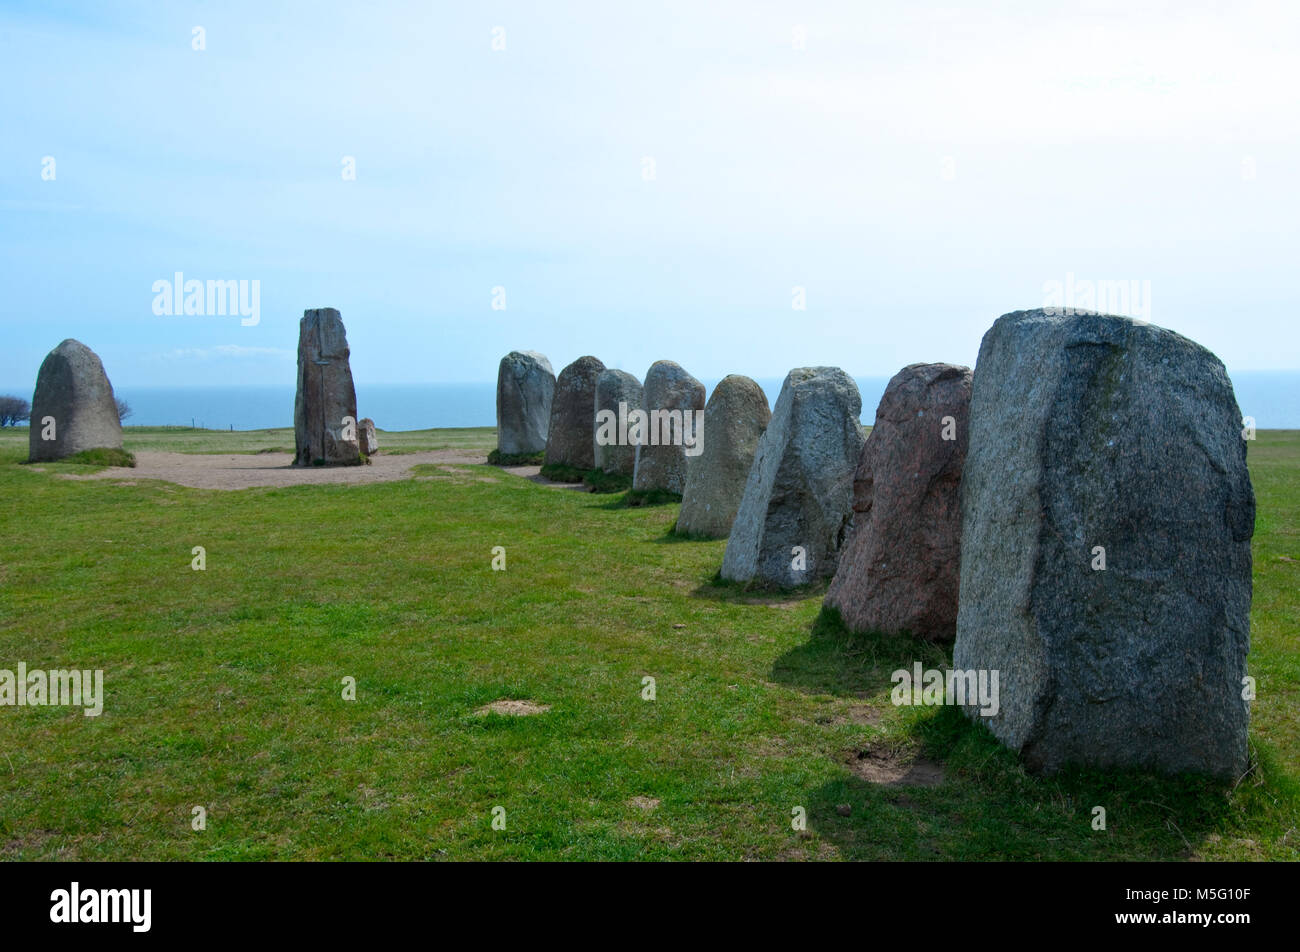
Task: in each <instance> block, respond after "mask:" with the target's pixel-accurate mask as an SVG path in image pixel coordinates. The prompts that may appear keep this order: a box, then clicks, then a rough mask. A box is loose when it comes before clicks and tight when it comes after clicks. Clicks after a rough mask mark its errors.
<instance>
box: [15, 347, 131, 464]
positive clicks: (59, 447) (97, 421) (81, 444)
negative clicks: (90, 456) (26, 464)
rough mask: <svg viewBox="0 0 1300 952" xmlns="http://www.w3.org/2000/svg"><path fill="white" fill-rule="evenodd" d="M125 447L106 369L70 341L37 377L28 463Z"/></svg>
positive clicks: (48, 358)
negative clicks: (95, 450) (86, 451)
mask: <svg viewBox="0 0 1300 952" xmlns="http://www.w3.org/2000/svg"><path fill="white" fill-rule="evenodd" d="M47 436H48V437H50V438H49V439H46V438H45V437H47ZM121 448H122V421H121V420H119V419H118V416H117V399H116V398H115V397H114V396H113V385H112V384H111V383H109V382H108V374H106V373H104V365H103V363H101V362H100V359H99V357H98V356H96V354H95V352H94V351H93V350H91V349H90V348H89V347H87V346H86V345H85V344H83V343H82V342H81V341H79V340H73V339H71V338H69V339H68V340H65V341H64V342H63V343H61V344H59V346H58V347H56V348H54V349H53V350H52V351H50V352H49V353H48V354H46V356H45V360H43V361H41V369H40V370H39V371H38V372H37V374H36V390H35V392H34V393H33V394H32V417H31V429H30V430H29V432H28V438H27V451H28V458H29V459H30V460H31V461H32V462H38V461H40V460H56V459H63V458H64V457H66V456H72V455H73V454H75V453H80V452H83V451H84V450H94V449H121Z"/></svg>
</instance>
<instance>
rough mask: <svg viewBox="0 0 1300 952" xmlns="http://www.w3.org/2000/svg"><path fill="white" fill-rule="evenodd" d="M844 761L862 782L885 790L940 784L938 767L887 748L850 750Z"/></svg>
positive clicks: (941, 781)
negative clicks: (879, 786) (876, 784)
mask: <svg viewBox="0 0 1300 952" xmlns="http://www.w3.org/2000/svg"><path fill="white" fill-rule="evenodd" d="M845 760H846V762H847V763H848V766H849V769H850V770H852V771H853V772H854V773H855V774H857V775H858V776H859V777H861V778H862V779H863V780H866V781H868V782H869V783H878V784H880V785H882V786H885V787H937V786H939V784H941V783H943V765H942V764H939V763H936V762H935V761H933V760H926V759H925V758H923V757H917V758H914V759H909V758H908V755H907V754H906V753H905V752H899V751H895V750H890V749H889V748H887V747H882V746H872V747H867V748H865V749H863V750H851V751H849V752H848V754H847V755H846V757H845Z"/></svg>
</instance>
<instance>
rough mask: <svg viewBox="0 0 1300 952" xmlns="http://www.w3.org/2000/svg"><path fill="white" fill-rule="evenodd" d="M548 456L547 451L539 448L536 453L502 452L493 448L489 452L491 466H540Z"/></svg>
mask: <svg viewBox="0 0 1300 952" xmlns="http://www.w3.org/2000/svg"><path fill="white" fill-rule="evenodd" d="M545 458H546V453H545V452H544V451H542V450H539V451H538V452H536V453H502V452H501V451H500V450H493V451H492V452H491V453H488V465H489V466H540V465H541V463H542V461H543V460H544V459H545Z"/></svg>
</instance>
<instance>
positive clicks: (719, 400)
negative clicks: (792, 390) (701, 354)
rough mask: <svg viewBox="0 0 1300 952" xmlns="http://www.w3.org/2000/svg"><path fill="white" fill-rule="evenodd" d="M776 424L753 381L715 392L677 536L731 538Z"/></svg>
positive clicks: (689, 473) (689, 471)
mask: <svg viewBox="0 0 1300 952" xmlns="http://www.w3.org/2000/svg"><path fill="white" fill-rule="evenodd" d="M771 419H772V411H771V410H770V409H768V406H767V394H765V393H763V388H762V387H760V386H759V385H758V384H757V383H755V382H754V381H753V380H750V379H749V378H748V377H743V376H741V375H740V374H731V375H730V376H728V377H724V378H723V380H722V382H721V383H719V384H718V385H717V386H716V387H714V388H713V393H712V394H711V395H710V396H709V402H708V404H707V405H706V406H705V407H704V430H703V437H704V441H703V442H704V446H703V451H702V452H701V453H700V454H699V455H698V456H690V457H687V461H686V489H685V491H684V492H683V493H682V509H681V512H680V513H679V514H678V516H677V531H678V532H681V533H684V534H689V535H700V536H709V537H711V538H714V539H721V538H723V537H725V536H727V535H728V534H730V532H731V524H732V523H733V522H734V521H735V520H736V510H737V509H739V508H740V498H741V497H742V496H743V495H744V494H745V483H746V481H747V480H748V479H749V470H750V468H751V467H752V466H753V465H754V453H755V452H756V451H757V450H758V439H759V437H761V436H762V435H763V431H764V430H766V429H767V424H768V421H769V420H771Z"/></svg>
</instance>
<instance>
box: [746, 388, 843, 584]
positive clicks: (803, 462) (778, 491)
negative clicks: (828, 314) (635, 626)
mask: <svg viewBox="0 0 1300 952" xmlns="http://www.w3.org/2000/svg"><path fill="white" fill-rule="evenodd" d="M861 412H862V397H861V395H860V394H859V393H858V385H857V384H856V383H854V382H853V378H852V377H850V376H849V375H848V374H846V373H845V372H844V371H843V370H840V369H839V368H838V367H800V368H798V369H796V370H792V371H790V373H789V375H788V376H787V377H786V378H785V383H784V384H783V385H782V386H781V394H780V396H778V397H777V400H776V408H775V409H774V410H773V411H772V420H771V422H770V423H768V425H767V429H766V430H765V431H764V432H763V435H762V437H760V438H759V441H758V450H757V452H756V453H755V455H754V465H753V466H752V467H751V468H750V471H749V478H748V479H747V481H746V483H745V493H744V496H743V497H742V498H741V501H740V509H739V510H738V511H737V512H736V521H735V522H734V523H733V524H732V527H731V536H730V538H729V539H728V540H727V551H726V555H725V556H724V557H723V560H722V577H723V578H726V579H731V580H732V581H739V582H747V581H751V580H753V581H758V582H762V583H765V584H769V585H778V586H781V587H785V588H790V587H793V586H795V585H801V584H803V583H805V582H811V581H814V580H816V579H818V578H824V577H826V576H828V575H831V574H833V573H834V572H835V565H836V562H837V560H838V558H839V553H840V548H841V547H842V546H843V544H844V541H845V537H846V535H847V533H848V530H849V525H850V521H851V517H852V515H853V471H854V468H855V467H856V466H857V462H858V457H859V455H860V454H861V453H862V443H863V437H862V430H861V428H860V426H859V424H858V416H859V414H861ZM796 547H797V548H798V549H800V550H802V559H800V556H799V553H798V552H796V551H795V549H796Z"/></svg>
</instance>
